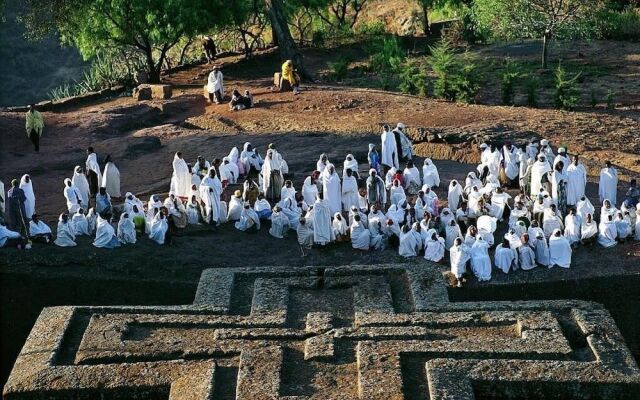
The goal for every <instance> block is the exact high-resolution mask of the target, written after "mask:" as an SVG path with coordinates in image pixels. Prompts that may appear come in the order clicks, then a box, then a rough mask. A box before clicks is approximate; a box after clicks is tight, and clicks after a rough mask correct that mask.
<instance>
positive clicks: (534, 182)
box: [530, 154, 551, 197]
mask: <svg viewBox="0 0 640 400" xmlns="http://www.w3.org/2000/svg"><path fill="white" fill-rule="evenodd" d="M549 171H551V167H550V166H549V162H548V161H547V159H546V158H545V156H543V155H542V154H540V155H538V160H537V161H536V162H534V163H533V166H532V167H531V193H530V195H531V197H537V196H538V195H539V194H540V189H542V188H543V186H542V177H543V176H545V175H547V173H548V172H549Z"/></svg>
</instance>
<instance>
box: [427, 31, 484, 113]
mask: <svg viewBox="0 0 640 400" xmlns="http://www.w3.org/2000/svg"><path fill="white" fill-rule="evenodd" d="M430 50H431V56H430V57H429V59H428V62H429V65H430V66H431V69H432V70H433V72H434V73H435V75H436V81H435V83H434V86H433V93H434V95H435V96H436V97H439V98H442V99H445V100H449V101H459V102H464V103H469V102H472V101H473V100H474V98H475V96H476V94H477V93H478V90H479V88H480V85H479V80H478V78H477V73H476V67H475V65H474V64H473V63H471V62H469V60H468V59H465V58H466V57H465V58H463V57H459V56H458V55H456V53H455V51H454V48H453V46H452V45H451V43H450V42H448V41H446V40H443V41H441V42H440V43H439V44H438V45H436V46H434V47H430Z"/></svg>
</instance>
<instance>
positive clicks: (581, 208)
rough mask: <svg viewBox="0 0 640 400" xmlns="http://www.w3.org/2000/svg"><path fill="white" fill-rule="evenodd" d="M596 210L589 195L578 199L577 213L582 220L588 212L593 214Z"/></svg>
mask: <svg viewBox="0 0 640 400" xmlns="http://www.w3.org/2000/svg"><path fill="white" fill-rule="evenodd" d="M595 211H596V209H595V207H594V206H593V204H591V201H589V199H588V198H587V197H585V196H582V197H580V200H578V203H577V204H576V214H577V215H579V216H580V217H581V218H582V220H584V219H585V218H586V217H587V214H591V215H592V216H593V215H594V213H595Z"/></svg>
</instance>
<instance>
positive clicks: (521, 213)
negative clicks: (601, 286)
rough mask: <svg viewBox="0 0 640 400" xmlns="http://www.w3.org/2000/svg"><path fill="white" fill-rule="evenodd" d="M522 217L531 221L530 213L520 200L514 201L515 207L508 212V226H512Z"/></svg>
mask: <svg viewBox="0 0 640 400" xmlns="http://www.w3.org/2000/svg"><path fill="white" fill-rule="evenodd" d="M523 219H526V220H529V221H531V213H530V212H529V210H528V209H527V208H526V207H525V206H524V204H523V203H522V202H521V201H518V202H515V207H514V208H513V210H511V213H510V214H509V228H514V227H515V226H516V224H517V223H518V221H521V220H523Z"/></svg>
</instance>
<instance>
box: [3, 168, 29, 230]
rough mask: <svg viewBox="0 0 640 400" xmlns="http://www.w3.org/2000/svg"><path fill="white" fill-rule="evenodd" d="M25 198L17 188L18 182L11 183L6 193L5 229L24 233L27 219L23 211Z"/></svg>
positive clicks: (15, 180) (22, 192)
mask: <svg viewBox="0 0 640 400" xmlns="http://www.w3.org/2000/svg"><path fill="white" fill-rule="evenodd" d="M26 201H27V196H25V194H24V191H23V190H22V189H20V188H19V187H18V180H17V179H14V180H12V181H11V189H9V191H8V192H7V212H6V222H7V228H9V230H11V231H15V232H23V231H24V232H25V234H26V232H27V231H28V230H27V217H26V211H25V203H26Z"/></svg>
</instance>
